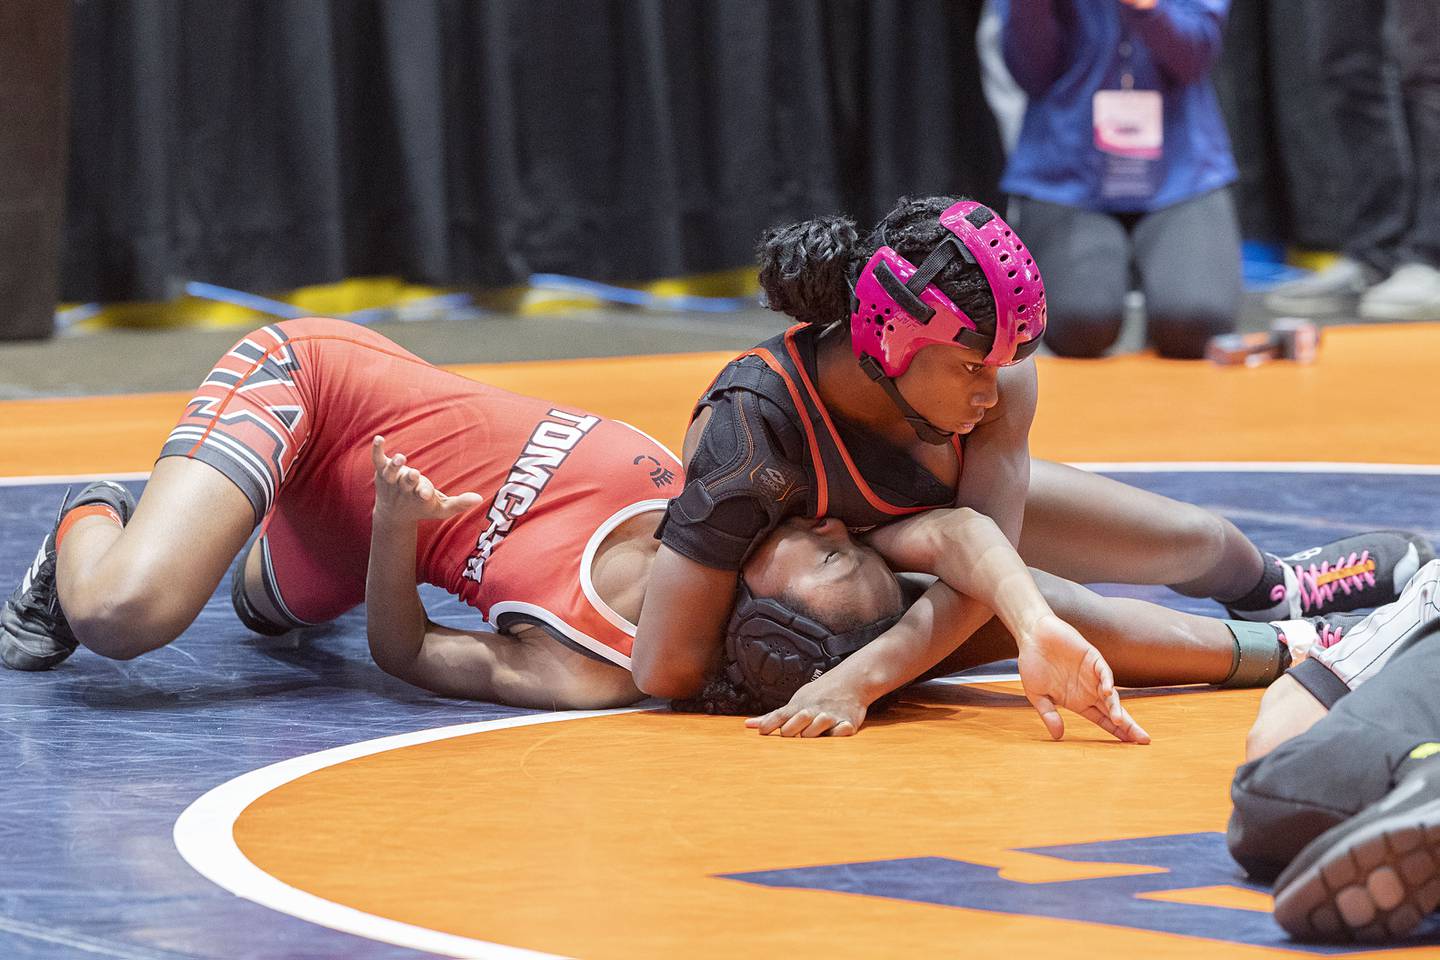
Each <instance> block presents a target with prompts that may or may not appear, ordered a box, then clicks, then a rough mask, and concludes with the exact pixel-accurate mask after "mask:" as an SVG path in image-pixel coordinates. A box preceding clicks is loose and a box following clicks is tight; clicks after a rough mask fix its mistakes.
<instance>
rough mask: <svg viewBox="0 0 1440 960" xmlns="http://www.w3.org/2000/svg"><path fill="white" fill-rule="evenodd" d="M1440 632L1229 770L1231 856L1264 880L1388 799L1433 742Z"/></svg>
mask: <svg viewBox="0 0 1440 960" xmlns="http://www.w3.org/2000/svg"><path fill="white" fill-rule="evenodd" d="M1437 690H1440V635H1433V634H1432V635H1431V636H1428V637H1426V638H1424V639H1422V640H1420V641H1419V642H1417V643H1416V644H1415V645H1414V646H1412V647H1410V648H1409V649H1406V650H1403V651H1401V652H1400V653H1399V654H1397V655H1396V656H1395V659H1393V660H1391V661H1390V663H1388V664H1386V666H1385V669H1384V670H1381V671H1380V672H1379V673H1377V674H1376V675H1375V676H1374V677H1373V678H1372V679H1371V680H1369V681H1368V682H1367V683H1365V684H1364V685H1362V686H1361V687H1360V688H1359V689H1357V690H1356V691H1355V692H1354V693H1352V694H1350V695H1349V696H1347V697H1345V698H1343V699H1342V700H1341V701H1340V702H1339V703H1337V704H1336V705H1335V709H1333V710H1331V711H1330V713H1329V714H1327V715H1326V716H1325V717H1324V718H1323V719H1321V720H1320V722H1319V723H1317V724H1315V726H1313V727H1311V728H1310V729H1309V730H1308V731H1306V732H1305V733H1303V734H1301V735H1300V736H1298V737H1296V738H1295V739H1293V740H1289V741H1287V742H1285V743H1283V744H1281V745H1280V746H1279V747H1277V748H1276V749H1275V750H1274V751H1272V752H1271V753H1269V754H1267V755H1265V756H1264V757H1261V758H1260V759H1259V760H1255V761H1253V762H1251V763H1247V764H1245V765H1244V766H1242V767H1240V769H1239V770H1237V771H1235V781H1234V783H1232V784H1231V786H1230V796H1231V799H1232V800H1233V801H1234V803H1235V810H1234V812H1233V813H1232V814H1231V816H1230V829H1229V836H1228V842H1229V845H1230V853H1231V855H1232V856H1233V857H1234V858H1235V860H1236V861H1237V862H1238V863H1239V864H1240V865H1241V866H1242V867H1244V868H1245V869H1246V871H1248V872H1249V873H1250V874H1251V876H1254V877H1257V878H1260V879H1271V878H1273V877H1275V876H1276V875H1277V874H1278V873H1280V871H1281V870H1283V869H1285V867H1286V865H1287V864H1289V863H1290V861H1291V860H1292V859H1294V858H1295V855H1296V854H1298V853H1299V852H1300V851H1301V850H1302V849H1303V848H1304V847H1305V845H1306V844H1307V843H1309V842H1310V841H1311V840H1313V839H1315V838H1316V837H1318V836H1319V835H1320V834H1322V833H1324V832H1325V831H1326V830H1328V829H1330V828H1331V827H1333V826H1335V825H1336V824H1338V823H1340V822H1341V821H1344V820H1347V819H1349V818H1350V817H1351V816H1353V815H1354V814H1356V813H1358V812H1359V811H1361V810H1363V809H1364V808H1365V807H1368V806H1369V805H1370V804H1372V803H1374V802H1375V801H1377V800H1379V799H1380V798H1381V797H1383V796H1385V794H1387V793H1389V792H1390V790H1391V788H1392V787H1394V785H1395V780H1396V770H1397V768H1398V767H1399V766H1400V764H1401V763H1402V762H1403V761H1404V760H1405V759H1406V756H1407V755H1408V754H1409V753H1410V751H1411V750H1413V749H1414V748H1415V747H1416V746H1417V745H1419V744H1421V743H1425V742H1427V741H1435V740H1440V697H1436V695H1435V693H1436V691H1437Z"/></svg>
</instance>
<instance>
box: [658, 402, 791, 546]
mask: <svg viewBox="0 0 1440 960" xmlns="http://www.w3.org/2000/svg"><path fill="white" fill-rule="evenodd" d="M787 448H789V449H787ZM797 448H798V449H797ZM803 449H804V447H803V441H802V440H800V438H799V432H798V430H797V429H796V428H795V425H794V424H793V423H791V422H790V421H789V419H788V418H787V417H786V415H785V412H784V411H782V410H780V409H779V408H778V407H776V406H775V405H774V404H771V403H769V402H768V401H766V400H764V399H763V398H761V397H760V396H758V395H756V394H754V393H750V392H748V391H744V390H734V391H731V392H728V393H725V394H724V395H722V396H720V397H718V398H716V399H714V400H713V401H712V402H711V414H710V421H709V422H708V423H707V424H706V425H705V432H704V433H703V434H702V435H701V437H700V444H699V446H698V447H697V448H696V450H695V455H694V456H693V457H692V458H691V460H690V464H689V465H688V466H687V467H686V471H685V473H686V480H685V489H684V490H683V491H682V492H681V493H680V495H679V496H678V497H676V498H675V499H673V500H671V501H670V503H669V505H668V507H667V508H666V510H665V517H664V519H663V520H662V521H661V522H660V527H659V529H658V530H656V533H655V535H656V536H657V537H658V538H659V539H660V541H661V542H662V543H664V544H665V545H666V546H667V547H670V548H671V549H672V550H674V551H676V552H677V553H680V554H682V555H683V556H686V557H689V558H690V559H691V560H694V561H696V562H697V563H702V564H704V565H705V566H707V567H714V568H716V569H720V570H739V569H740V567H741V565H742V564H743V563H744V562H745V559H746V557H748V556H749V555H750V552H751V551H752V550H754V549H755V546H756V545H757V544H758V543H760V541H761V540H763V539H764V538H765V537H766V536H767V535H769V533H770V532H771V531H772V530H774V529H775V527H776V526H778V525H779V523H780V522H781V521H782V520H784V519H785V518H786V517H789V516H794V515H796V514H800V513H803V512H804V511H805V509H806V504H807V502H808V498H809V493H810V482H809V480H808V478H807V477H806V474H805V469H804V468H803V467H802V466H800V465H799V463H800V462H801V461H800V457H799V456H797V454H798V453H800V451H803Z"/></svg>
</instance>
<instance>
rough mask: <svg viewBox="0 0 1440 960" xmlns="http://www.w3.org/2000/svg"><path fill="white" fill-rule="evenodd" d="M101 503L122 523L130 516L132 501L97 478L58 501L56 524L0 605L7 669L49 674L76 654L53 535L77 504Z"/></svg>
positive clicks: (0, 653) (0, 645)
mask: <svg viewBox="0 0 1440 960" xmlns="http://www.w3.org/2000/svg"><path fill="white" fill-rule="evenodd" d="M87 503H103V504H106V505H108V506H110V507H111V508H113V509H114V510H115V512H116V513H118V514H119V515H120V522H121V523H122V524H125V523H129V522H130V515H131V514H132V513H134V512H135V497H134V496H132V495H131V493H130V491H129V490H126V489H125V488H124V487H122V486H120V484H118V483H111V482H110V481H109V480H100V481H98V482H96V483H92V484H90V485H89V486H88V487H85V488H84V489H83V490H81V491H80V492H79V493H78V494H77V495H76V496H75V499H74V501H71V500H70V491H69V490H66V491H65V496H64V497H63V498H62V499H61V501H60V509H59V511H58V512H56V514H55V525H54V526H53V527H51V529H50V532H49V533H47V534H46V535H45V539H44V540H43V541H42V542H41V544H40V551H39V553H37V554H35V562H34V563H32V564H31V565H30V569H29V570H27V571H25V576H23V577H21V578H20V583H19V585H17V586H16V587H15V591H14V592H13V593H11V594H10V599H8V600H6V601H5V605H4V606H3V607H0V663H3V664H4V665H5V666H7V667H9V668H10V669H11V670H49V669H50V668H51V667H53V666H55V665H57V664H59V663H61V662H62V661H64V660H65V658H67V657H69V656H70V654H72V653H74V652H75V648H76V646H78V645H79V643H78V641H77V640H76V639H75V634H74V632H73V631H72V630H71V629H70V624H69V623H68V622H66V620H65V612H64V611H63V610H61V609H60V597H59V594H58V593H57V591H56V588H55V534H56V533H57V532H59V530H60V523H61V521H63V520H64V519H65V514H67V513H69V512H70V511H71V510H73V509H75V508H76V507H78V506H81V505H82V504H87Z"/></svg>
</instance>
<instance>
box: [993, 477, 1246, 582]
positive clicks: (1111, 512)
mask: <svg viewBox="0 0 1440 960" xmlns="http://www.w3.org/2000/svg"><path fill="white" fill-rule="evenodd" d="M1020 555H1021V556H1022V557H1024V558H1025V562H1026V563H1028V564H1029V565H1031V566H1032V567H1038V568H1040V569H1041V570H1045V571H1048V572H1049V573H1053V574H1055V575H1056V576H1059V577H1063V578H1065V579H1066V580H1073V581H1075V582H1076V583H1155V584H1166V585H1169V586H1171V587H1172V588H1173V589H1175V590H1176V591H1177V592H1179V593H1182V594H1185V595H1186V596H1191V597H1219V598H1222V599H1230V598H1234V597H1239V596H1241V595H1243V594H1244V593H1245V592H1246V591H1248V590H1250V589H1251V588H1253V587H1254V586H1255V584H1256V583H1258V582H1259V580H1260V576H1261V573H1262V572H1263V567H1264V562H1265V561H1264V557H1263V556H1262V555H1261V553H1260V551H1259V550H1258V549H1257V548H1256V547H1255V545H1254V544H1253V543H1251V542H1250V541H1249V539H1247V538H1246V537H1245V535H1244V534H1243V533H1241V532H1240V530H1239V529H1238V528H1237V527H1236V526H1235V525H1234V524H1233V523H1231V522H1230V521H1228V520H1226V519H1224V518H1223V517H1220V516H1218V515H1216V514H1214V513H1211V512H1210V511H1209V510H1205V509H1203V508H1201V507H1197V506H1194V505H1193V504H1188V503H1181V502H1179V501H1177V500H1171V499H1169V498H1168V497H1162V496H1160V495H1159V494H1155V493H1150V492H1149V491H1147V490H1141V489H1139V488H1137V487H1131V486H1127V485H1126V484H1123V483H1120V482H1119V481H1117V480H1112V479H1110V478H1109V477H1102V476H1100V475H1099V474H1094V473H1089V472H1087V471H1084V470H1079V469H1076V468H1075V467H1069V466H1066V465H1064V464H1060V463H1052V462H1050V461H1046V460H1036V461H1034V463H1033V464H1032V467H1031V475H1030V492H1029V495H1028V496H1027V498H1026V500H1025V526H1024V530H1023V532H1022V534H1021V537H1020Z"/></svg>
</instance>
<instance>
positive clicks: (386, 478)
mask: <svg viewBox="0 0 1440 960" xmlns="http://www.w3.org/2000/svg"><path fill="white" fill-rule="evenodd" d="M370 460H371V462H373V463H374V464H375V513H376V514H377V515H383V516H384V517H385V518H386V519H389V520H398V521H409V522H412V523H413V522H418V521H420V520H446V519H449V518H450V517H453V516H456V515H457V514H461V513H464V512H465V511H466V510H472V509H474V508H475V507H478V506H480V505H481V504H482V503H484V502H485V498H484V497H482V496H480V494H478V493H461V494H457V495H456V496H453V497H449V496H446V495H445V494H443V493H441V492H440V491H439V490H437V489H435V484H433V483H431V482H430V480H429V479H428V478H427V477H426V476H425V474H423V473H421V472H420V471H419V470H416V469H415V468H414V467H407V466H406V465H405V454H403V453H397V454H395V456H393V457H387V456H386V455H385V438H384V437H376V438H375V439H374V440H373V441H371V443H370Z"/></svg>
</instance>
